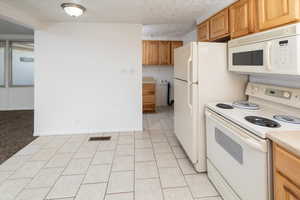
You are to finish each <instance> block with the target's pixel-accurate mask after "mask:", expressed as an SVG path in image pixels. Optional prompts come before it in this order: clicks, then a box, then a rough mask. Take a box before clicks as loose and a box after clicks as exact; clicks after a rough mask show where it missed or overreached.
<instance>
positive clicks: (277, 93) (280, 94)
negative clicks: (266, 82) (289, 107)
mask: <svg viewBox="0 0 300 200" xmlns="http://www.w3.org/2000/svg"><path fill="white" fill-rule="evenodd" d="M265 94H266V95H267V96H272V97H277V98H283V99H291V97H292V93H291V92H290V91H286V90H278V89H274V88H267V89H266V90H265Z"/></svg>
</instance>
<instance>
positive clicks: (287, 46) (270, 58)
mask: <svg viewBox="0 0 300 200" xmlns="http://www.w3.org/2000/svg"><path fill="white" fill-rule="evenodd" d="M228 62H229V63H228V64H229V71H233V72H240V73H246V74H252V73H260V74H282V75H300V24H292V25H288V26H284V27H280V28H276V29H272V30H269V31H265V32H261V33H256V34H253V35H249V36H246V37H242V38H238V39H235V40H231V41H229V42H228Z"/></svg>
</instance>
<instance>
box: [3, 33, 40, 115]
mask: <svg viewBox="0 0 300 200" xmlns="http://www.w3.org/2000/svg"><path fill="white" fill-rule="evenodd" d="M0 40H33V35H0ZM6 56H8V55H6ZM7 62H8V59H6V64H5V70H4V71H5V87H0V110H2V111H5V110H33V108H34V88H33V87H10V86H9V85H10V83H9V76H10V74H9V69H8V64H7Z"/></svg>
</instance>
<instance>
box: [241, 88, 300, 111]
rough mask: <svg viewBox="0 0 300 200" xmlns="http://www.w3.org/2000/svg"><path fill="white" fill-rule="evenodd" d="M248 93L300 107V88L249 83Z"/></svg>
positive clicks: (252, 95)
mask: <svg viewBox="0 0 300 200" xmlns="http://www.w3.org/2000/svg"><path fill="white" fill-rule="evenodd" d="M246 95H249V96H251V97H257V98H260V99H264V100H268V101H272V102H275V103H280V104H284V105H289V106H292V107H297V108H300V89H296V88H284V87H278V86H272V85H264V84H257V83H248V86H247V89H246Z"/></svg>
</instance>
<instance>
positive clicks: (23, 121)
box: [0, 111, 36, 164]
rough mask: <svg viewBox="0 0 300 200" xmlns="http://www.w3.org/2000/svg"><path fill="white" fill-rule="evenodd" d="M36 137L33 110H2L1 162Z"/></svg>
mask: <svg viewBox="0 0 300 200" xmlns="http://www.w3.org/2000/svg"><path fill="white" fill-rule="evenodd" d="M35 138H36V137H33V111H0V164H1V163H3V162H4V161H5V160H7V159H8V158H9V157H11V156H12V155H13V154H15V153H16V152H17V151H19V150H20V149H22V148H23V147H25V146H26V145H27V144H29V143H30V142H32V141H33V140H34V139H35Z"/></svg>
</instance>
